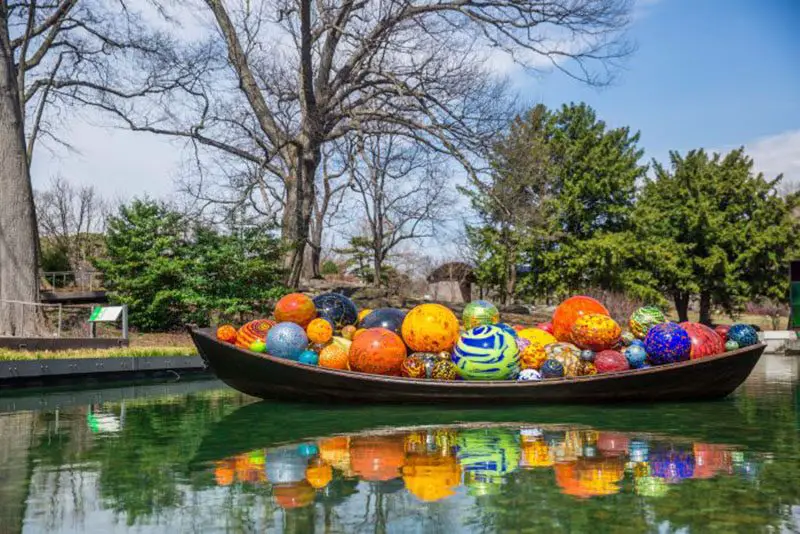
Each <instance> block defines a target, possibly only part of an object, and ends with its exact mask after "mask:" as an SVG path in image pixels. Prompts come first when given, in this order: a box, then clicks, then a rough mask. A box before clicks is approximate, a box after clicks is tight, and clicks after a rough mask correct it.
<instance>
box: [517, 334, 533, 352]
mask: <svg viewBox="0 0 800 534" xmlns="http://www.w3.org/2000/svg"><path fill="white" fill-rule="evenodd" d="M515 339H516V341H517V348H518V349H519V351H520V352H522V351H523V350H525V349H527V348H528V347H529V346H530V344H531V342H530V341H529V340H527V339H525V338H524V337H517V338H515Z"/></svg>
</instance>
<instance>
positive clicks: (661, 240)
mask: <svg viewBox="0 0 800 534" xmlns="http://www.w3.org/2000/svg"><path fill="white" fill-rule="evenodd" d="M781 178H782V177H781V176H778V177H777V178H774V179H771V180H768V179H766V178H765V177H764V176H763V174H761V173H759V174H755V173H754V172H753V160H752V159H750V158H749V157H747V156H746V155H745V153H744V149H743V148H740V149H738V150H734V151H732V152H730V153H729V154H727V155H726V156H724V157H723V156H721V155H719V154H716V153H715V154H713V155H712V156H709V155H708V154H707V153H706V152H704V151H703V150H693V151H691V152H689V153H688V154H686V156H681V155H680V154H678V153H677V152H672V153H671V154H670V168H666V167H664V166H662V165H659V164H655V177H654V179H652V180H648V181H647V182H646V184H645V186H644V189H643V192H642V196H641V199H640V200H639V203H638V206H637V209H636V212H635V216H634V221H635V222H636V226H637V228H636V236H637V238H638V239H640V240H641V241H642V243H643V244H644V246H645V255H644V257H643V260H644V261H645V262H646V263H647V265H648V266H649V269H650V270H651V272H652V273H653V276H654V277H655V279H656V280H657V283H658V286H659V288H660V289H661V290H662V291H663V292H664V293H666V294H668V295H670V296H671V297H672V298H673V299H674V301H675V307H676V308H677V311H678V315H679V317H680V319H681V320H682V321H685V320H687V311H688V305H689V301H690V299H691V298H692V297H695V296H699V299H700V321H701V322H704V323H710V321H711V307H712V305H713V304H716V305H719V306H721V307H722V308H723V309H725V310H726V311H728V312H731V311H734V310H736V309H738V308H739V307H741V305H742V304H743V303H744V302H746V301H747V300H750V299H756V298H758V297H768V298H774V299H783V298H785V297H786V292H787V290H788V285H787V284H788V280H787V276H786V264H787V260H788V259H789V256H790V254H791V252H792V251H793V250H795V251H796V250H797V248H798V243H797V236H798V235H800V224H798V221H797V220H795V219H793V218H792V211H793V210H794V209H795V208H796V207H797V205H798V204H797V197H796V196H794V195H789V196H785V197H784V196H781V195H779V194H778V190H777V187H778V185H779V184H780V181H781Z"/></svg>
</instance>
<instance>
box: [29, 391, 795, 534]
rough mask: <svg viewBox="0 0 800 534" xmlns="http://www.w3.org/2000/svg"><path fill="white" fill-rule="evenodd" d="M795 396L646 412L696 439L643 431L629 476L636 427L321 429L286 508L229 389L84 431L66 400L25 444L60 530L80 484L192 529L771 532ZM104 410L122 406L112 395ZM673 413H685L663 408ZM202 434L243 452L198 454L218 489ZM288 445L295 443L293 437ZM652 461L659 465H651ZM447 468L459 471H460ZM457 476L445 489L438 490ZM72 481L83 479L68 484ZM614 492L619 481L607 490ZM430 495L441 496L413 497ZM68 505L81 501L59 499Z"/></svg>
mask: <svg viewBox="0 0 800 534" xmlns="http://www.w3.org/2000/svg"><path fill="white" fill-rule="evenodd" d="M796 394H797V392H796V391H792V392H791V395H787V394H786V392H781V394H780V395H770V394H764V395H763V396H761V397H759V398H752V397H746V396H740V397H737V399H736V400H735V401H734V402H727V403H719V404H701V405H695V406H694V407H693V408H692V410H693V411H694V413H695V415H694V417H693V418H689V417H688V416H686V414H687V413H689V411H690V410H687V409H686V407H685V406H680V407H676V408H675V411H674V412H673V411H670V408H669V407H667V408H665V409H664V410H656V409H648V410H642V411H643V412H644V411H648V413H651V414H657V415H658V417H659V420H660V424H663V425H665V426H669V427H670V428H672V429H673V430H672V431H671V433H675V434H682V435H689V436H691V435H692V434H694V433H697V434H698V435H702V437H703V439H702V442H701V440H697V441H695V442H693V441H692V440H688V439H677V438H676V439H674V440H672V439H669V438H665V439H661V440H654V439H650V440H649V449H648V451H649V452H645V453H643V454H642V455H636V458H638V459H637V460H635V461H636V462H637V463H636V464H635V465H634V466H633V467H632V468H631V466H630V465H628V468H627V469H626V470H625V471H624V475H623V466H624V465H626V463H627V462H628V461H633V458H634V456H630V457H629V456H628V455H627V451H628V450H632V448H633V447H641V446H643V444H644V445H648V444H646V443H645V442H646V441H647V440H645V439H644V438H642V437H641V436H636V438H637V439H629V438H630V437H633V436H632V435H631V434H625V433H610V432H605V431H600V432H594V431H574V430H568V431H563V430H562V431H548V430H547V429H546V428H545V431H544V432H539V433H530V434H528V433H525V434H520V432H519V430H518V429H516V428H513V427H505V428H494V429H492V428H480V429H459V430H455V429H453V428H451V429H450V430H449V431H446V430H434V431H430V432H428V434H426V433H424V432H414V433H408V432H406V433H402V432H400V433H397V434H376V435H373V436H371V437H365V436H364V435H363V434H361V435H359V436H351V437H337V438H329V439H327V440H320V441H318V442H317V447H318V450H319V457H318V458H316V460H318V461H319V462H324V463H325V465H330V466H332V479H331V480H330V482H329V483H327V484H324V483H321V484H319V486H324V487H321V488H320V489H317V490H316V492H315V494H314V502H313V504H309V505H308V506H300V505H298V506H297V507H296V508H292V507H287V508H286V509H283V508H281V506H280V503H276V491H275V488H274V487H273V486H272V485H271V484H269V483H268V482H266V481H265V478H264V477H263V473H264V472H265V470H264V468H263V466H260V464H259V462H263V457H264V456H265V450H266V452H267V453H269V452H270V451H274V450H275V449H271V448H270V446H271V443H269V442H266V443H264V442H263V441H264V440H261V441H258V440H256V441H258V443H260V444H261V448H259V449H256V451H257V454H254V453H253V451H250V452H243V451H242V449H240V448H237V446H238V445H240V444H241V442H240V440H241V439H242V436H244V435H246V434H247V433H248V432H252V428H253V427H254V426H255V425H256V424H257V423H258V421H257V420H255V419H254V420H251V422H252V423H253V427H247V425H241V424H237V425H235V426H234V427H231V426H230V425H228V426H222V427H220V426H218V424H217V422H218V421H220V420H221V419H223V418H225V419H226V420H227V418H226V417H225V416H226V415H227V414H228V413H229V412H231V411H232V410H233V409H235V408H236V407H237V404H239V403H241V402H242V401H241V400H240V399H239V398H238V397H236V398H234V397H222V398H215V397H213V396H208V395H192V396H188V397H182V398H175V399H171V400H168V401H164V400H161V401H158V402H152V401H151V402H142V403H131V404H128V403H126V414H125V424H124V425H123V427H122V429H121V430H120V432H119V433H118V434H116V435H111V434H105V435H103V436H102V437H101V436H96V435H94V434H91V433H90V431H89V430H88V428H87V426H86V424H85V410H73V411H72V412H70V413H69V414H64V413H63V412H62V414H61V418H62V421H61V430H59V431H58V432H55V433H43V432H41V428H43V427H45V426H52V425H53V423H54V422H53V420H52V419H53V417H54V416H53V415H52V414H49V415H40V416H39V417H38V419H37V421H36V422H35V423H33V424H36V425H38V428H39V431H37V432H35V434H36V435H37V436H40V438H39V441H38V443H37V444H36V445H35V446H34V447H33V448H32V449H31V461H32V462H33V463H34V464H35V465H38V466H40V467H44V469H41V468H39V469H38V471H37V473H38V474H36V475H35V476H37V477H45V476H47V477H51V482H50V483H48V485H47V486H46V487H47V491H49V492H51V493H52V494H48V495H46V496H45V499H47V498H50V499H51V502H52V506H51V508H52V509H53V516H52V517H51V518H50V519H49V521H50V522H51V523H52V524H54V525H56V526H58V525H59V524H61V523H60V516H59V515H58V514H59V513H61V514H64V515H65V516H68V515H69V514H70V513H72V517H71V519H73V520H74V519H75V518H76V513H77V514H80V513H81V511H80V508H81V506H86V510H87V511H88V512H91V511H92V508H91V506H90V505H89V504H82V503H81V502H80V499H81V498H82V495H83V496H89V497H91V496H93V495H94V494H92V493H90V492H91V491H94V492H95V493H96V494H97V495H98V496H99V498H100V499H102V501H101V505H102V507H104V508H108V509H110V510H113V511H114V512H115V513H116V514H119V515H120V516H124V521H125V522H127V523H128V524H134V523H136V524H143V523H152V522H153V521H154V520H159V521H160V522H162V521H161V520H162V519H163V523H169V524H172V525H176V524H177V525H180V528H181V529H184V528H185V529H186V530H192V531H203V530H204V529H205V528H208V527H209V526H210V525H213V526H216V527H219V528H221V529H224V530H226V531H230V532H254V531H264V530H266V529H274V530H282V531H284V532H311V531H315V530H316V531H317V532H326V533H327V532H348V533H349V532H354V533H356V532H382V531H384V530H385V531H387V532H392V531H398V530H403V529H408V528H410V529H417V530H420V531H425V532H434V531H435V532H451V531H458V530H462V529H464V528H465V527H466V529H468V530H475V531H482V532H516V531H536V532H538V531H542V532H550V531H574V532H591V531H598V532H600V531H604V530H607V531H613V532H622V533H625V532H643V531H654V530H658V529H659V526H662V528H664V529H667V530H669V531H674V530H678V529H686V530H688V531H692V532H709V531H714V530H718V531H720V532H722V531H724V532H736V531H743V532H744V531H746V532H752V531H764V530H776V531H777V530H780V529H781V526H782V525H784V524H785V522H786V521H788V520H790V513H791V512H790V507H791V506H792V505H797V504H798V503H800V462H798V461H797V458H799V457H800V432H798V421H797V411H796V410H797V407H796V406H795V402H796ZM104 409H105V410H106V411H112V412H115V413H117V414H118V413H119V408H118V407H115V406H113V405H105V406H104ZM286 409H287V411H291V410H293V408H291V407H289V408H286ZM386 410H387V411H391V408H386ZM625 410H627V409H625ZM623 411H624V410H623ZM73 412H74V413H73ZM323 412H325V410H319V413H323ZM432 412H433V411H432ZM614 412H615V410H609V413H610V415H609V418H610V419H609V420H608V421H606V420H604V419H603V417H604V415H605V412H604V411H599V410H598V411H593V412H591V413H593V414H596V415H597V417H598V423H597V426H598V427H604V426H605V427H612V425H613V423H614V420H613V419H612V418H613V417H615V416H617V417H618V415H619V414H618V413H617V414H616V415H615V414H614ZM261 413H263V412H259V414H261ZM356 413H357V411H356ZM437 413H438V412H437ZM675 413H678V414H681V415H680V417H674V414H675ZM306 414H308V419H309V420H313V418H314V417H315V416H317V413H316V411H315V410H313V409H309V408H308V407H304V408H302V410H301V409H300V408H298V409H295V410H294V412H293V414H290V415H293V420H295V421H298V422H300V421H301V422H302V424H306V421H307V419H306V418H305V415H306ZM426 414H427V412H426V411H425V410H424V409H419V411H418V413H417V415H416V417H417V419H418V420H420V421H422V420H425V418H426ZM286 417H288V415H286ZM670 417H672V418H670ZM276 419H278V420H280V417H277V416H276ZM609 421H610V422H609ZM265 424H272V425H276V424H277V423H276V422H275V421H271V422H265ZM302 424H300V423H298V427H299V428H298V429H296V430H295V431H294V432H295V433H297V434H303V433H305V434H306V435H309V434H311V432H314V431H315V430H314V429H312V430H308V429H305V430H304V429H303V428H301V427H302ZM656 424H659V423H658V422H656ZM634 426H635V425H634ZM723 427H728V428H727V429H726V430H721V429H723ZM737 428H738V430H737V431H738V433H739V435H740V438H736V441H732V438H731V435H733V434H734V432H733V430H732V429H737ZM223 430H224V432H223ZM209 432H212V433H215V434H218V433H220V432H221V433H222V435H221V436H220V435H215V436H214V438H215V439H216V438H220V439H228V440H229V441H230V443H231V447H230V448H231V449H235V450H237V452H238V453H239V454H237V455H236V456H235V458H234V457H233V456H232V457H231V458H229V459H227V460H226V459H225V458H222V457H220V456H222V455H213V454H211V455H209V456H208V457H209V458H213V460H216V461H219V462H220V463H222V462H224V461H228V460H231V461H232V463H230V464H226V465H227V466H228V467H227V468H229V469H231V470H233V475H232V478H231V479H230V482H228V483H227V485H224V486H223V485H220V484H221V483H220V482H219V481H218V480H215V477H214V473H213V468H209V465H208V464H207V463H203V464H198V465H196V466H195V465H193V464H190V462H191V461H192V459H193V457H194V458H196V457H197V455H198V451H201V450H203V449H204V447H201V441H202V440H204V439H205V440H208V438H209V435H208V433H209ZM537 432H538V431H537ZM715 436H716V438H715ZM578 438H580V439H578ZM612 438H613V439H612ZM640 438H641V439H640ZM296 441H298V442H300V440H299V439H298V440H296ZM725 442H727V443H730V444H731V445H737V446H739V445H741V446H742V447H741V449H742V450H741V451H737V452H735V454H734V452H733V451H732V450H731V449H730V448H725V447H716V448H715V447H713V446H710V445H707V443H725ZM303 443H306V442H305V441H303ZM621 443H623V444H624V445H620V444H621ZM253 448H255V447H253ZM284 448H289V449H291V450H297V446H296V445H292V446H284ZM206 449H207V448H206ZM215 450H217V449H213V448H212V452H213V451H215ZM259 455H261V456H259ZM648 455H649V456H648ZM715 455H716V456H715ZM690 457H692V458H693V461H694V462H695V467H694V470H693V472H692V474H693V475H694V478H692V479H684V480H680V481H677V480H673V481H672V482H673V483H667V481H665V479H664V478H658V477H659V475H663V473H665V472H667V471H668V469H667V468H666V467H669V464H670V463H671V462H673V463H676V464H679V463H680V462H682V461H685V462H688V461H689V458H690ZM701 457H703V461H702V462H701V461H700V458H701ZM236 458H238V459H240V460H245V459H249V460H251V462H250V463H249V464H248V463H247V462H244V461H242V462H237V461H236ZM642 458H645V459H647V460H648V461H649V464H648V463H645V462H644V460H643V459H642ZM770 458H772V459H771V460H770ZM376 460H378V461H377V462H376ZM754 460H755V462H754ZM659 461H660V462H663V463H664V464H665V465H662V466H658V465H654V462H659ZM455 462H457V463H455ZM709 462H711V463H709ZM714 462H716V463H714ZM747 462H750V463H747ZM251 464H252V465H251ZM559 465H561V466H567V467H568V468H566V467H560V468H559V469H560V472H561V475H562V478H563V477H566V478H569V477H572V478H571V479H570V480H572V482H569V481H568V482H564V480H561V482H560V483H561V484H562V485H561V486H559V483H558V482H557V480H556V469H555V467H556V466H559ZM700 465H703V469H702V470H701V469H699V468H698V466H700ZM50 467H56V468H57V469H50ZM680 467H681V466H680V465H678V466H677V467H676V468H675V470H674V472H676V473H678V475H680V476H686V475H687V474H688V473H689V471H688V470H682V469H681V468H680ZM745 472H747V474H746V476H745V474H744V473H745ZM452 473H461V478H460V479H459V476H457V475H452ZM634 473H636V475H635V476H636V477H639V478H637V480H640V481H641V480H642V479H643V478H649V480H650V481H653V480H655V481H657V482H659V484H661V485H660V486H659V487H658V488H657V489H659V490H664V491H665V492H666V494H665V496H663V497H658V496H655V495H657V494H658V493H659V492H657V491H653V492H650V494H649V495H648V492H647V491H641V492H640V493H638V494H637V493H636V491H635V490H637V489H638V490H641V487H639V488H637V487H636V486H635V484H634ZM68 475H69V476H68ZM306 476H307V478H308V475H307V474H306ZM619 477H622V480H619ZM452 478H455V480H456V482H455V483H454V484H453V485H454V486H456V488H455V489H456V491H455V495H451V494H450V493H451V492H449V491H446V490H447V488H448V487H449V486H448V484H450V480H451V479H452ZM673 478H674V479H677V478H679V477H677V476H676V477H673ZM222 480H223V482H225V480H226V479H222ZM309 480H310V479H309ZM76 481H77V482H76ZM74 483H78V485H79V486H80V487H78V488H70V487H69V486H68V484H74ZM573 483H574V488H572V489H573V490H574V491H572V493H573V495H568V494H565V489H566V490H567V491H570V488H571V486H570V487H567V488H565V487H564V486H565V485H568V484H573ZM81 484H82V486H81ZM298 484H306V485H307V484H308V482H299V483H298ZM415 484H417V485H419V487H417V485H415ZM436 484H441V487H439V486H437V485H436ZM315 487H317V486H315ZM617 488H620V491H619V492H617V493H614V491H616V490H617ZM278 493H280V492H278ZM70 495H72V498H73V500H74V502H73V503H70V504H69V505H67V506H64V505H63V502H60V501H59V500H58V499H63V498H67V499H69V498H70ZM597 495H600V496H597ZM576 496H577V497H576ZM579 497H583V498H579ZM426 499H430V500H435V501H436V502H433V503H424V504H423V503H422V502H421V501H422V500H426ZM309 501H310V499H309ZM305 502H308V501H305ZM284 504H285V503H284ZM72 506H75V507H77V512H71V511H70V508H71V507H72ZM64 510H67V511H66V512H64ZM87 516H88V513H87ZM176 518H177V519H176ZM64 519H65V520H66V519H70V518H69V517H64ZM87 522H88V520H87Z"/></svg>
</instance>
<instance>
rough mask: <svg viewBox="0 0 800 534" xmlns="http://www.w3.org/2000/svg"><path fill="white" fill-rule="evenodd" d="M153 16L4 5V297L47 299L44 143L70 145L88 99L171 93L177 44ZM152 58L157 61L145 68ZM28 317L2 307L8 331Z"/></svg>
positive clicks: (107, 5)
mask: <svg viewBox="0 0 800 534" xmlns="http://www.w3.org/2000/svg"><path fill="white" fill-rule="evenodd" d="M143 20H144V18H143V17H142V16H141V14H139V13H137V12H135V11H133V10H132V6H129V5H128V3H127V2H125V1H124V0H14V1H2V2H0V191H2V193H0V300H16V301H25V302H35V301H37V300H38V290H39V288H38V275H37V271H38V235H37V225H36V214H35V208H34V199H33V191H32V187H31V182H30V173H29V166H30V162H31V159H32V157H33V154H34V148H35V146H37V142H38V141H39V140H41V139H45V138H46V139H49V140H51V141H54V142H56V143H60V144H63V145H67V146H68V142H66V141H64V139H63V137H60V136H59V134H58V128H57V127H58V125H59V123H60V121H61V120H63V119H64V118H65V116H66V112H67V111H68V109H69V107H70V106H72V105H73V104H81V103H82V102H84V101H85V100H86V97H87V95H88V94H91V95H92V96H96V95H98V94H111V93H114V94H117V95H120V96H127V97H132V96H134V95H142V96H143V95H152V94H156V93H159V92H163V91H164V90H166V89H167V87H165V85H164V83H163V80H164V78H163V77H162V76H161V75H160V74H161V72H162V70H163V69H161V68H160V65H162V64H166V62H167V61H165V60H164V59H161V60H159V59H158V58H166V59H167V60H169V58H168V57H167V56H166V55H165V54H163V53H162V52H165V51H168V50H171V48H172V47H171V46H169V45H168V44H167V42H168V38H167V37H165V36H164V35H165V34H164V33H163V32H158V31H151V30H150V29H149V28H148V27H147V26H146V25H145V24H143ZM142 56H148V61H147V62H146V63H144V62H139V63H136V61H137V58H141V57H142ZM145 64H146V65H147V66H148V68H149V69H150V70H149V71H145V69H144V65H145ZM170 64H171V63H170ZM170 74H171V75H170V77H169V79H170V80H172V81H173V82H174V80H175V79H176V77H175V76H174V75H173V74H174V72H172V71H170ZM123 79H124V83H123ZM178 79H180V78H178ZM23 167H24V168H23ZM23 317H24V318H23V319H19V318H17V315H16V314H13V313H6V310H0V334H2V333H11V334H14V333H18V332H23V331H24V332H34V331H35V327H34V326H33V325H34V323H35V322H36V317H35V314H27V315H25V316H23ZM23 323H24V324H23Z"/></svg>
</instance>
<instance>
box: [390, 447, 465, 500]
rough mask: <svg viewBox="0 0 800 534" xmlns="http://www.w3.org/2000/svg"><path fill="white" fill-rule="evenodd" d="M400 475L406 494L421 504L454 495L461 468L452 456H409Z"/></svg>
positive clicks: (459, 479)
mask: <svg viewBox="0 0 800 534" xmlns="http://www.w3.org/2000/svg"><path fill="white" fill-rule="evenodd" d="M402 473H403V482H404V483H405V486H406V489H407V490H408V492H409V493H411V494H412V495H414V496H415V497H416V498H417V499H419V500H420V501H423V502H434V501H439V500H441V499H444V498H446V497H450V496H451V495H454V494H455V489H456V488H457V487H458V484H459V482H460V481H461V466H459V465H458V462H457V460H456V458H455V457H454V456H434V455H416V454H414V455H410V456H409V457H408V459H407V460H406V462H405V465H404V466H403V469H402Z"/></svg>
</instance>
